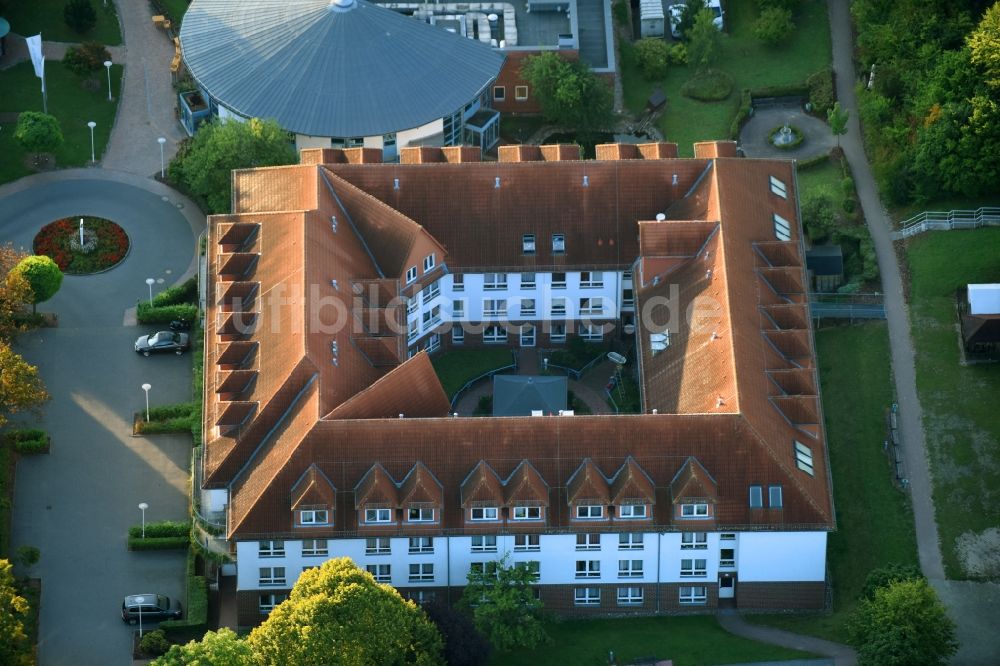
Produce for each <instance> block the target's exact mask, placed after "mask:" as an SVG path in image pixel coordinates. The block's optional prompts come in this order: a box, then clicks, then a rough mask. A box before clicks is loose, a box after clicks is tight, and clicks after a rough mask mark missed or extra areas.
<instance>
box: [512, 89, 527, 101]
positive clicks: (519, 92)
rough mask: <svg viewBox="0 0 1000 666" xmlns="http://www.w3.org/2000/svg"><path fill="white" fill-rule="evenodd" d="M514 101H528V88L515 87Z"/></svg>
mask: <svg viewBox="0 0 1000 666" xmlns="http://www.w3.org/2000/svg"><path fill="white" fill-rule="evenodd" d="M514 99H516V100H517V101H518V102H523V101H524V100H526V99H528V86H514Z"/></svg>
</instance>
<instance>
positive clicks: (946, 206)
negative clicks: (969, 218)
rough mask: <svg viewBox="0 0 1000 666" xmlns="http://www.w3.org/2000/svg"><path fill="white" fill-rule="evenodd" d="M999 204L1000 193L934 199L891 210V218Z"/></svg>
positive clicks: (973, 208)
mask: <svg viewBox="0 0 1000 666" xmlns="http://www.w3.org/2000/svg"><path fill="white" fill-rule="evenodd" d="M990 206H993V207H997V206H1000V194H987V195H984V196H982V197H975V198H972V199H970V198H968V197H954V198H948V199H934V200H933V201H928V202H927V203H922V204H917V203H911V204H909V205H906V206H903V207H901V208H896V209H894V210H892V211H891V213H892V219H893V220H894V221H895V222H897V223H901V222H905V221H906V220H908V219H910V218H911V217H913V216H914V215H917V214H919V213H923V212H925V211H945V212H947V211H952V210H976V209H977V208H983V207H990Z"/></svg>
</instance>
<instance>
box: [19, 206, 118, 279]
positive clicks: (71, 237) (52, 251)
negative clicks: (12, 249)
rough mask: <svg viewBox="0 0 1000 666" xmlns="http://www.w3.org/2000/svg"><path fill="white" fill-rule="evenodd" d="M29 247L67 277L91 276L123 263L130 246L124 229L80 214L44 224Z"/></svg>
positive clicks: (99, 218) (101, 219)
mask: <svg viewBox="0 0 1000 666" xmlns="http://www.w3.org/2000/svg"><path fill="white" fill-rule="evenodd" d="M32 248H33V251H34V253H35V254H44V255H46V256H48V257H50V258H51V259H52V260H53V261H54V262H56V264H58V265H59V269H60V270H61V271H62V272H63V273H66V274H67V275H93V274H95V273H103V272H104V271H108V270H111V269H112V268H114V267H115V266H117V265H118V264H120V263H121V262H122V261H124V260H125V257H127V256H128V252H129V249H130V248H131V243H130V241H129V237H128V234H126V233H125V230H124V229H122V228H121V227H120V226H118V225H117V224H115V223H114V222H112V221H111V220H107V219H104V218H103V217H88V216H86V215H83V216H73V217H67V218H64V219H61V220H56V221H55V222H50V223H49V224H46V225H45V226H44V227H42V229H41V231H39V232H38V233H37V234H35V239H34V242H33V243H32Z"/></svg>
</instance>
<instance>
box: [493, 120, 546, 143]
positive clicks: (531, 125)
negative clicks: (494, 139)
mask: <svg viewBox="0 0 1000 666" xmlns="http://www.w3.org/2000/svg"><path fill="white" fill-rule="evenodd" d="M545 124H546V122H545V119H544V118H542V117H541V116H538V115H533V116H510V115H504V116H503V118H501V119H500V136H501V137H503V138H504V139H507V140H508V141H512V142H514V143H524V142H525V141H527V140H528V139H529V138H531V135H532V134H534V133H535V132H537V131H538V130H540V129H541V128H542V127H543V126H544V125H545Z"/></svg>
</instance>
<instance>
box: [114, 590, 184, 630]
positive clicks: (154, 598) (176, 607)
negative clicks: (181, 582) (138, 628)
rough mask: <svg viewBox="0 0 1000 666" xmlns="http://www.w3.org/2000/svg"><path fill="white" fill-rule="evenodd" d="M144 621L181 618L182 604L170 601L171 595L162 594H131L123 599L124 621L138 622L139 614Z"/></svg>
mask: <svg viewBox="0 0 1000 666" xmlns="http://www.w3.org/2000/svg"><path fill="white" fill-rule="evenodd" d="M140 614H141V615H142V621H143V622H157V621H159V620H179V619H181V615H182V612H181V604H180V602H179V601H174V602H173V604H171V602H170V598H169V597H165V596H163V595H162V594H130V595H129V596H127V597H125V600H124V601H122V622H127V623H129V624H137V623H138V622H139V616H140Z"/></svg>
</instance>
